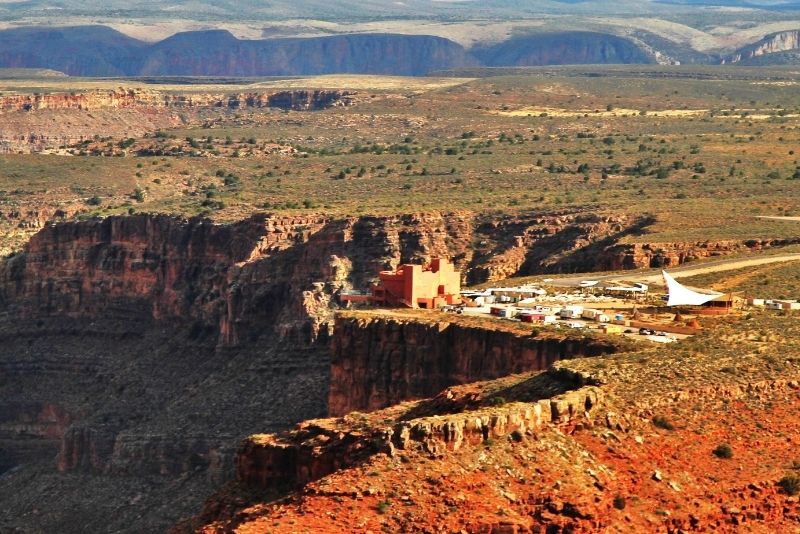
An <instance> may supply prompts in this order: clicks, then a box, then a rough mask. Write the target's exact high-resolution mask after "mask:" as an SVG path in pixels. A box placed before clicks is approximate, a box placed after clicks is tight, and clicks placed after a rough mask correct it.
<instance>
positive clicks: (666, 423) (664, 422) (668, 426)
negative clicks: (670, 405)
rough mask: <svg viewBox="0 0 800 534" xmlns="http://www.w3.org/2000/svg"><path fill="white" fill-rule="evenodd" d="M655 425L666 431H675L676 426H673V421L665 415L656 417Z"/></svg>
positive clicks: (654, 418)
mask: <svg viewBox="0 0 800 534" xmlns="http://www.w3.org/2000/svg"><path fill="white" fill-rule="evenodd" d="M653 425H654V426H655V427H657V428H663V429H664V430H675V425H673V424H672V421H670V420H669V419H667V418H666V417H664V416H663V415H656V416H654V417H653Z"/></svg>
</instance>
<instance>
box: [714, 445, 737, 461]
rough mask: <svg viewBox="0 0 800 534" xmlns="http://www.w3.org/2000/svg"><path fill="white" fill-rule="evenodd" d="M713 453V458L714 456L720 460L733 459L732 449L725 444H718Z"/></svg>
mask: <svg viewBox="0 0 800 534" xmlns="http://www.w3.org/2000/svg"><path fill="white" fill-rule="evenodd" d="M713 452H714V456H716V457H717V458H722V459H725V460H727V459H729V458H733V449H731V446H730V445H728V444H727V443H720V444H719V445H717V447H716V448H715V449H714V451H713Z"/></svg>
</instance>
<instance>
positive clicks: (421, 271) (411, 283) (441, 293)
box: [370, 258, 461, 309]
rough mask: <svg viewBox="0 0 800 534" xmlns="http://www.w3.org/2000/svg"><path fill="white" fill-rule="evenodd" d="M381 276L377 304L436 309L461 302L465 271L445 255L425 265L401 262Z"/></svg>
mask: <svg viewBox="0 0 800 534" xmlns="http://www.w3.org/2000/svg"><path fill="white" fill-rule="evenodd" d="M378 276H379V278H380V281H379V282H377V283H376V284H373V286H372V297H371V298H370V300H371V302H372V303H373V304H375V305H377V306H402V307H407V308H427V309H434V308H440V307H442V306H445V305H448V304H459V303H460V302H461V273H459V272H458V271H456V270H455V267H454V266H453V264H452V263H450V262H449V261H447V260H445V259H442V258H433V259H432V260H431V263H430V264H429V265H425V266H422V265H410V264H405V265H401V266H399V267H398V268H397V270H396V271H394V272H393V271H382V272H381V273H380V274H379V275H378Z"/></svg>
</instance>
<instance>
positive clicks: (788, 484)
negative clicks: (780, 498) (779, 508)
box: [778, 474, 800, 495]
mask: <svg viewBox="0 0 800 534" xmlns="http://www.w3.org/2000/svg"><path fill="white" fill-rule="evenodd" d="M778 486H779V487H780V488H781V489H782V490H783V491H784V492H785V493H786V494H787V495H797V494H798V493H800V476H797V475H795V474H791V475H786V476H785V477H783V478H782V479H780V480H779V481H778Z"/></svg>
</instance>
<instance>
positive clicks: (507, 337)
mask: <svg viewBox="0 0 800 534" xmlns="http://www.w3.org/2000/svg"><path fill="white" fill-rule="evenodd" d="M335 324H336V325H335V331H336V336H335V337H334V338H333V343H332V345H331V391H330V395H329V397H328V410H329V413H330V415H332V416H339V415H344V414H346V413H348V412H351V411H354V410H364V411H372V410H377V409H380V408H385V407H387V406H391V405H393V404H397V403H399V402H402V401H405V400H409V399H417V398H426V397H433V396H434V395H436V394H437V393H439V391H441V390H443V389H445V388H447V387H449V386H453V385H456V384H466V383H469V382H476V381H479V380H489V379H493V378H499V377H502V376H506V375H510V374H514V373H520V372H526V371H536V370H543V369H546V368H548V367H549V366H550V364H552V363H553V362H555V361H557V360H562V359H568V358H574V357H578V356H598V355H600V354H607V353H611V352H615V351H616V350H617V347H616V346H615V345H614V344H613V342H612V341H610V340H604V339H593V338H589V337H581V338H570V337H566V336H562V337H533V336H531V335H530V333H529V332H527V333H525V332H521V331H513V330H505V329H503V328H502V327H501V326H499V325H492V327H491V328H489V327H487V326H469V325H467V324H459V323H458V322H450V321H449V320H448V319H447V318H446V316H441V317H440V320H439V321H435V320H430V319H421V320H415V319H405V318H392V317H389V316H386V317H374V316H360V314H345V315H339V316H337V318H336V323H335ZM495 326H498V327H495Z"/></svg>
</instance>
